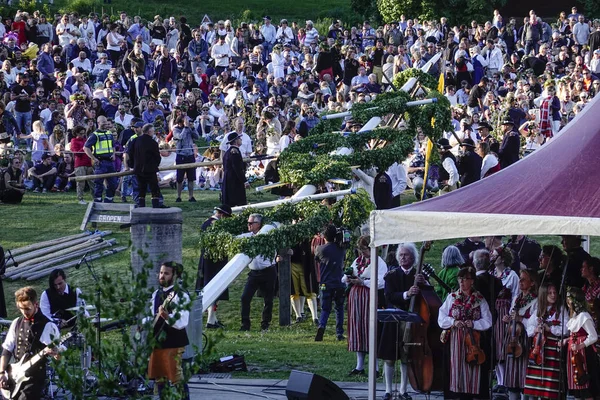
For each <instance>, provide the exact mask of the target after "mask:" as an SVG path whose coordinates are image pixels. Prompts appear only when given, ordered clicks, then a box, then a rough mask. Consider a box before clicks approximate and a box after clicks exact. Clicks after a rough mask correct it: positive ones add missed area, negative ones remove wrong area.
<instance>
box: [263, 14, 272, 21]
mask: <svg viewBox="0 0 600 400" xmlns="http://www.w3.org/2000/svg"><path fill="white" fill-rule="evenodd" d="M263 19H266V20H268V21H270V20H271V17H269V16H268V15H265V16H264V17H263Z"/></svg>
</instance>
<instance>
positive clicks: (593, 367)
mask: <svg viewBox="0 0 600 400" xmlns="http://www.w3.org/2000/svg"><path fill="white" fill-rule="evenodd" d="M567 306H568V307H569V316H570V318H569V321H568V322H567V328H568V329H569V332H570V333H571V336H570V337H569V338H568V339H563V345H566V346H567V385H568V388H569V394H570V395H572V396H574V397H576V398H579V399H592V398H594V396H598V395H599V394H600V390H599V387H598V386H599V383H600V382H598V379H595V378H596V374H597V371H598V359H597V358H596V353H595V352H594V350H593V346H592V345H593V344H594V343H596V341H597V340H598V334H597V332H596V328H595V326H594V321H593V319H592V316H591V315H590V314H589V312H588V311H587V305H586V302H585V294H584V293H583V291H582V290H581V289H579V288H575V287H568V288H567Z"/></svg>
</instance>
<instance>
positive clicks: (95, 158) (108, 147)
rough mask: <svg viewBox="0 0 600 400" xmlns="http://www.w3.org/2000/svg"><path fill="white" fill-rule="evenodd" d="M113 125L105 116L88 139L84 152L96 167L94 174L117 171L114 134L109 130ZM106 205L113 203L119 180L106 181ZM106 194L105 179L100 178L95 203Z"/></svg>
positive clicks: (96, 188)
mask: <svg viewBox="0 0 600 400" xmlns="http://www.w3.org/2000/svg"><path fill="white" fill-rule="evenodd" d="M110 126H111V124H110V123H109V122H108V120H107V119H106V117H105V116H100V117H98V129H97V130H96V131H95V132H94V133H93V134H91V135H90V137H88V139H87V141H86V142H85V146H84V147H83V151H84V152H85V154H87V156H88V157H89V158H90V159H91V160H92V164H93V165H94V174H95V175H99V174H107V173H112V172H116V171H115V163H114V160H115V154H114V151H115V150H114V142H113V136H112V133H111V132H110V131H109V130H108V129H109V128H110ZM106 183H107V186H106V195H105V196H104V202H105V203H112V202H113V199H114V197H115V190H116V189H117V184H118V178H116V177H111V178H107V179H106ZM103 192H104V179H103V178H98V179H96V180H95V181H94V201H95V202H98V203H101V202H102V193H103Z"/></svg>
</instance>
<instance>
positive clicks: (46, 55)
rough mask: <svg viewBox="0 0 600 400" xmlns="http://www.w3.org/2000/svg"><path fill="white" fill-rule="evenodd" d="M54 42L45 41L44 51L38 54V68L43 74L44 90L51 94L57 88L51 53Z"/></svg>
mask: <svg viewBox="0 0 600 400" xmlns="http://www.w3.org/2000/svg"><path fill="white" fill-rule="evenodd" d="M51 51H52V43H44V44H43V45H42V52H41V53H40V55H39V56H38V63H37V69H38V71H39V72H40V74H41V75H42V86H43V87H44V92H45V93H46V94H49V93H50V92H52V91H53V90H54V89H55V88H56V78H55V77H54V60H53V58H52V56H51V55H50V52H51Z"/></svg>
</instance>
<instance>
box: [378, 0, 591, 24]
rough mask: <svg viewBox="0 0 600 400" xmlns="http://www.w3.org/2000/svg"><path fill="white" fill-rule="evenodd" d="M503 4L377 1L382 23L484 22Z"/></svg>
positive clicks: (443, 0) (500, 0)
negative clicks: (418, 20) (416, 19)
mask: <svg viewBox="0 0 600 400" xmlns="http://www.w3.org/2000/svg"><path fill="white" fill-rule="evenodd" d="M589 2H590V3H594V2H593V1H591V0H590V1H589ZM505 4H506V0H491V1H488V0H377V7H378V9H379V13H380V14H381V16H382V18H383V21H384V22H392V21H398V20H399V19H400V16H401V15H403V14H404V16H406V18H414V17H419V18H424V19H436V20H439V18H440V17H446V18H448V20H449V22H450V23H454V24H458V23H467V22H468V21H470V20H472V19H475V20H477V21H485V20H487V19H490V18H491V15H492V12H493V11H494V9H496V8H501V7H502V6H504V5H505Z"/></svg>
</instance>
